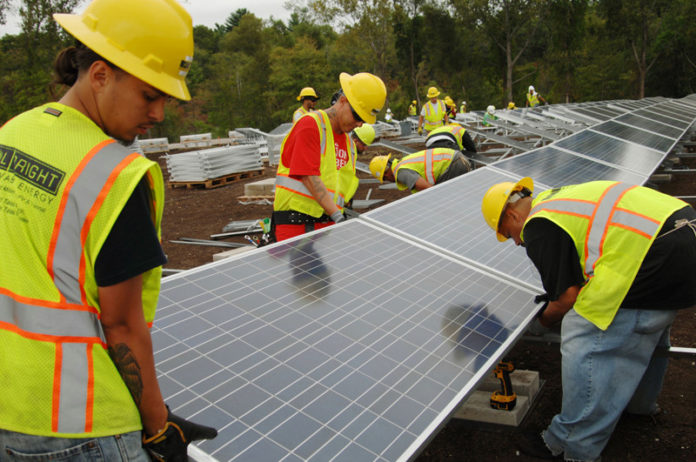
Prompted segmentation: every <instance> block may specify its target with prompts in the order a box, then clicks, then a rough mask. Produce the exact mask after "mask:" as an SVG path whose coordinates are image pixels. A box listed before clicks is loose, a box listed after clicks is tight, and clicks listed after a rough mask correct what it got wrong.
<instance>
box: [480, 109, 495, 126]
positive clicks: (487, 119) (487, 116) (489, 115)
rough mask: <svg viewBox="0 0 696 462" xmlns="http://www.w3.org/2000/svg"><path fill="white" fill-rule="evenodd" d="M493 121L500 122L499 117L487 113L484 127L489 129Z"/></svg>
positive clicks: (484, 116) (484, 117)
mask: <svg viewBox="0 0 696 462" xmlns="http://www.w3.org/2000/svg"><path fill="white" fill-rule="evenodd" d="M491 120H498V116H496V115H495V114H493V115H491V114H489V113H488V112H486V113H485V114H484V115H483V125H485V126H486V127H488V126H489V125H490V124H491V123H490V121H491Z"/></svg>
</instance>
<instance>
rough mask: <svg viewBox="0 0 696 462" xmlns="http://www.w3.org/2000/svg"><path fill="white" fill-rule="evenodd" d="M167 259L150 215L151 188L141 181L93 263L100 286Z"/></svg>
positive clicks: (140, 272) (110, 283) (148, 268)
mask: <svg viewBox="0 0 696 462" xmlns="http://www.w3.org/2000/svg"><path fill="white" fill-rule="evenodd" d="M166 262H167V257H165V255H164V251H163V250H162V246H161V245H160V242H159V238H158V237H157V230H156V229H155V225H154V223H153V222H152V217H151V214H150V188H149V186H148V184H147V181H146V180H145V178H143V179H141V180H140V183H138V186H137V187H136V188H135V189H134V190H133V193H132V194H131V197H130V198H129V199H128V202H126V205H125V206H124V207H123V210H121V214H120V215H119V217H118V218H117V219H116V222H115V223H114V226H113V228H111V231H110V232H109V236H108V237H107V238H106V241H104V245H103V246H102V248H101V250H100V251H99V255H98V256H97V261H96V263H95V265H94V273H95V277H96V280H97V285H98V286H100V287H105V286H111V285H114V284H118V283H119V282H123V281H126V280H128V279H130V278H132V277H135V276H137V275H139V274H142V273H144V272H146V271H147V270H150V269H152V268H155V267H157V266H160V265H163V264H165V263H166Z"/></svg>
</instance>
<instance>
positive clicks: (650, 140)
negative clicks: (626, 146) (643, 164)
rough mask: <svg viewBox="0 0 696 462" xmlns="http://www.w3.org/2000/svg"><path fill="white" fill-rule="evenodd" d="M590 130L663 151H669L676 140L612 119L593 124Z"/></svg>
mask: <svg viewBox="0 0 696 462" xmlns="http://www.w3.org/2000/svg"><path fill="white" fill-rule="evenodd" d="M592 130H596V131H598V132H602V133H606V134H608V135H612V136H616V137H617V138H621V139H623V140H627V141H631V142H633V143H638V144H642V145H643V146H647V147H649V148H652V149H655V150H657V151H660V152H663V153H666V152H667V151H669V149H670V148H671V147H672V145H673V144H674V143H675V141H676V140H675V139H674V138H666V137H664V136H661V135H656V134H654V133H650V132H646V131H645V130H641V129H639V128H635V127H631V126H628V125H624V124H621V123H618V122H614V121H613V120H611V121H609V122H604V123H603V124H599V125H595V126H594V127H592Z"/></svg>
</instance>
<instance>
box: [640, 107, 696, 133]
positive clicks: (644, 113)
mask: <svg viewBox="0 0 696 462" xmlns="http://www.w3.org/2000/svg"><path fill="white" fill-rule="evenodd" d="M634 114H636V115H639V116H641V117H645V118H646V119H650V120H657V121H658V122H662V123H663V124H667V125H671V126H673V127H677V128H680V129H682V130H686V129H687V128H688V127H689V125H691V124H690V123H689V122H684V121H682V120H679V119H675V118H674V117H667V116H665V115H664V114H661V113H659V112H657V111H653V109H652V107H651V108H648V109H640V110H638V111H636V112H635V113H634Z"/></svg>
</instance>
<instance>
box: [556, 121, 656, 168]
mask: <svg viewBox="0 0 696 462" xmlns="http://www.w3.org/2000/svg"><path fill="white" fill-rule="evenodd" d="M554 146H555V147H558V148H564V149H567V150H569V151H574V152H576V153H579V154H584V155H586V156H589V157H593V158H596V159H600V160H603V161H605V162H609V163H612V164H614V165H617V166H620V167H623V168H625V169H630V170H633V171H635V172H636V173H640V174H643V175H650V174H651V173H652V172H653V170H655V167H657V166H658V165H659V164H660V162H661V161H662V157H663V156H662V154H661V153H659V152H656V151H654V150H651V149H648V148H645V147H643V146H640V145H636V144H632V143H629V142H626V141H622V140H619V139H616V138H611V137H609V136H606V135H603V134H601V133H597V132H594V131H592V130H583V131H581V132H579V133H576V134H575V135H571V136H569V137H567V138H564V139H562V140H560V141H558V142H557V143H555V144H554Z"/></svg>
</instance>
